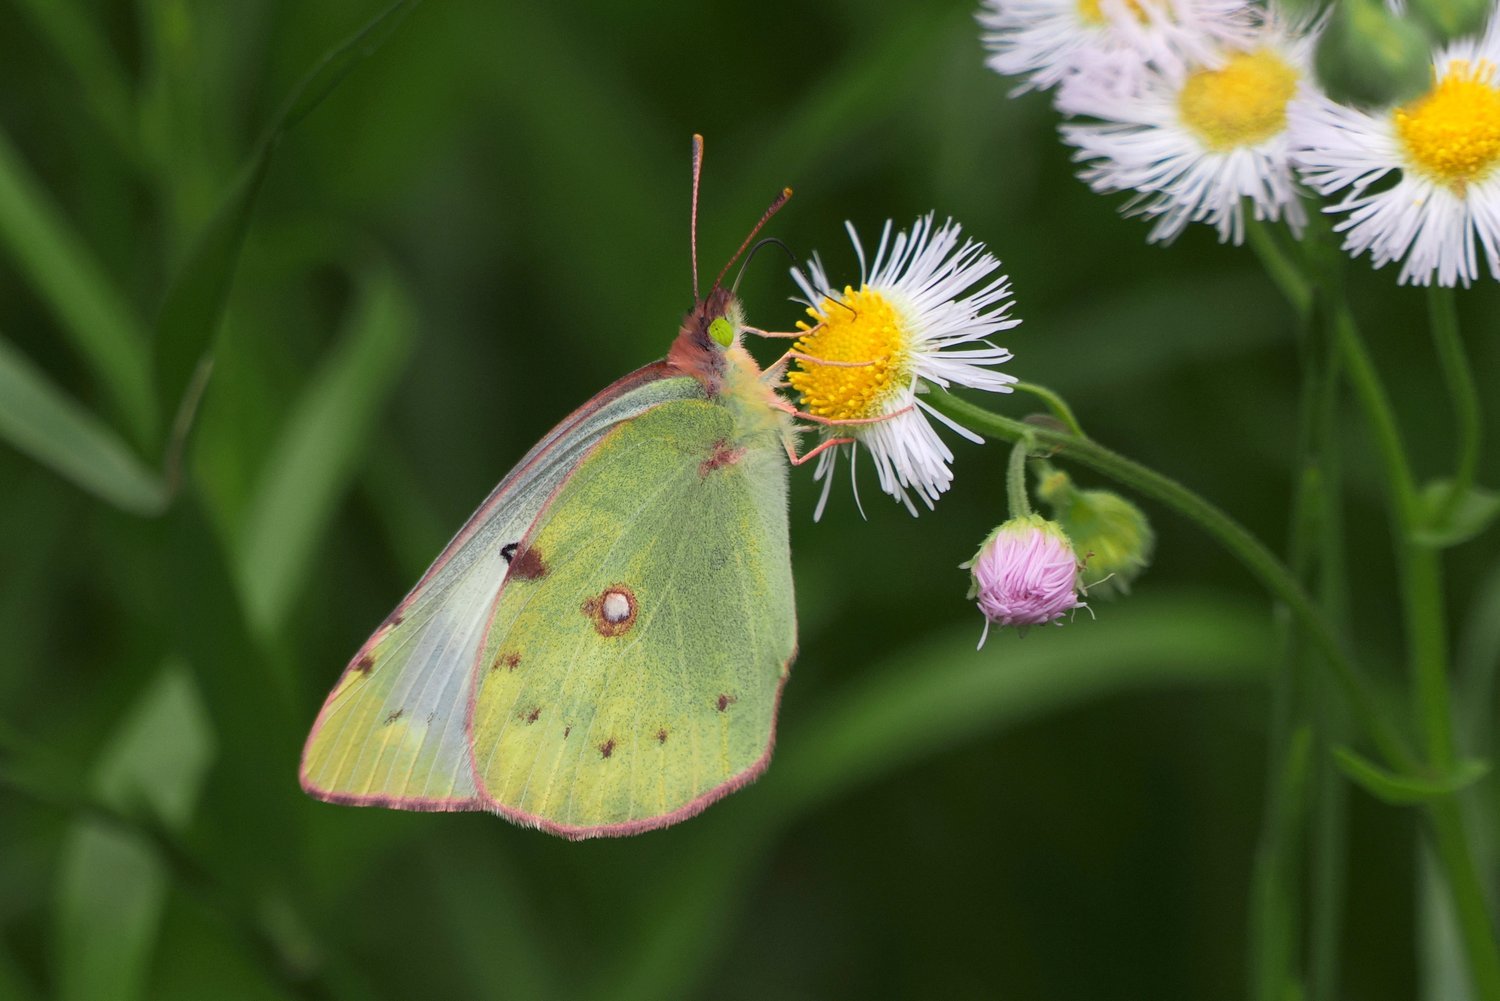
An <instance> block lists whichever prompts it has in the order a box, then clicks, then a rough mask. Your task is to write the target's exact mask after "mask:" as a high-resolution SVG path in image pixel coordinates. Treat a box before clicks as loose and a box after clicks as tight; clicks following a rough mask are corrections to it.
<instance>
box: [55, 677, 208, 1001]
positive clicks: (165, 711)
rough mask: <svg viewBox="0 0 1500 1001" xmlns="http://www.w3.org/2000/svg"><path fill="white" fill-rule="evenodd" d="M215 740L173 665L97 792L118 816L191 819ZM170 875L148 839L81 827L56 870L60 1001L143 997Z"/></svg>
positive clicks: (109, 757) (131, 717)
mask: <svg viewBox="0 0 1500 1001" xmlns="http://www.w3.org/2000/svg"><path fill="white" fill-rule="evenodd" d="M213 742H214V741H213V732H212V730H211V729H210V726H209V723H208V720H207V718H206V716H205V713H204V710H203V707H202V705H201V703H200V701H199V699H198V694H197V692H196V690H195V689H194V686H193V682H192V680H191V679H190V678H189V677H188V675H187V672H186V670H185V669H184V668H183V667H182V665H180V664H176V663H169V664H167V665H166V666H165V667H164V668H163V669H162V672H161V674H160V675H159V676H158V677H157V679H156V681H155V682H154V683H153V684H152V685H151V686H150V687H149V688H148V689H147V690H146V692H145V694H144V695H143V696H142V697H141V699H140V700H139V702H138V703H137V704H136V706H135V708H134V709H132V710H131V711H130V713H129V714H128V716H127V717H126V718H125V720H124V722H123V723H122V724H121V726H120V728H119V730H118V731H117V733H116V734H115V737H114V738H113V739H112V740H111V741H110V742H109V743H108V744H107V745H106V747H105V750H104V753H103V755H102V756H101V758H100V765H99V768H98V773H97V777H96V784H97V787H98V790H99V795H100V797H101V798H103V799H105V800H106V801H109V802H111V803H113V804H115V805H116V806H118V807H119V808H120V809H122V810H127V811H129V810H134V809H139V808H141V807H142V806H144V807H145V808H146V809H147V810H148V811H149V812H150V814H151V815H153V816H154V817H155V818H157V819H159V820H160V821H161V822H162V823H163V824H164V825H166V826H167V827H169V828H171V829H176V830H181V829H182V828H183V827H185V826H186V824H187V822H188V820H189V819H190V818H191V816H192V813H193V809H194V806H195V804H196V802H197V797H198V792H199V789H200V788H201V786H202V782H203V778H204V776H205V775H206V774H207V771H208V767H209V763H210V760H211V759H212V757H213ZM168 885H169V874H168V871H167V868H166V865H165V864H164V862H163V861H162V859H161V858H160V857H159V855H158V854H157V852H156V850H155V848H154V847H153V845H152V844H151V842H150V841H149V840H147V839H146V838H145V837H144V836H141V835H138V834H135V833H132V832H128V831H126V830H124V829H122V828H120V827H118V826H106V825H104V824H103V823H101V822H100V821H98V820H93V819H86V820H80V821H79V822H77V823H76V824H75V825H74V826H73V828H72V830H71V831H70V832H69V834H68V836H67V839H66V841H65V844H64V847H63V851H62V858H61V861H60V863H59V878H58V901H57V922H58V928H57V964H56V968H57V986H58V991H57V996H58V997H59V998H61V999H62V1001H92V999H95V998H99V999H110V1001H131V999H134V998H142V997H145V996H147V978H148V974H149V972H150V965H151V953H152V950H153V947H154V945H155V942H156V937H157V933H158V930H159V925H160V922H161V914H162V908H163V906H164V904H165V902H166V895H167V889H168Z"/></svg>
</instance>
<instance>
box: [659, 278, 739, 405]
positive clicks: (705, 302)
mask: <svg viewBox="0 0 1500 1001" xmlns="http://www.w3.org/2000/svg"><path fill="white" fill-rule="evenodd" d="M744 328H745V315H744V310H743V309H742V308H741V306H740V301H739V299H737V298H735V295H734V293H733V292H731V291H730V290H728V289H726V288H723V287H721V286H718V285H715V286H714V287H713V288H712V289H710V290H709V292H708V295H706V296H704V297H703V298H702V299H699V300H698V302H697V303H696V304H695V305H694V306H693V308H692V309H691V310H689V311H688V315H687V316H686V317H684V318H683V321H682V326H681V327H680V328H678V331H677V339H676V340H675V341H673V342H672V349H671V351H669V352H667V361H668V362H669V363H671V364H672V366H673V367H675V368H677V369H679V370H680V371H682V372H683V373H685V374H687V375H691V376H694V377H696V378H697V380H698V381H699V382H701V383H703V386H704V388H705V389H707V390H708V392H709V394H710V395H717V393H718V389H719V386H720V385H721V383H722V381H723V377H724V367H725V364H726V357H727V355H728V354H729V352H730V351H732V350H733V349H735V348H737V347H738V346H739V343H740V335H741V332H742V331H743V330H744Z"/></svg>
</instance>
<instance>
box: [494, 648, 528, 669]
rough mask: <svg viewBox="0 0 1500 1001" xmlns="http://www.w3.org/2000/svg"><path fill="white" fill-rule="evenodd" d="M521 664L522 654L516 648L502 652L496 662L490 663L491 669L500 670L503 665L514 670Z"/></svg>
mask: <svg viewBox="0 0 1500 1001" xmlns="http://www.w3.org/2000/svg"><path fill="white" fill-rule="evenodd" d="M520 666H521V655H520V654H518V653H516V652H515V651H514V650H509V651H507V652H505V653H502V654H501V655H500V656H498V657H496V658H495V662H494V663H493V664H491V665H490V670H491V671H498V670H500V668H502V667H503V668H505V669H506V670H507V671H514V670H515V669H516V668H518V667H520Z"/></svg>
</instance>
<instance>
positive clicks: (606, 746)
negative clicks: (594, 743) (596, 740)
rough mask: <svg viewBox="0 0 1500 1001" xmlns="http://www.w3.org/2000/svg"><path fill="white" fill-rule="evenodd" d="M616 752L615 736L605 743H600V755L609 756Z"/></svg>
mask: <svg viewBox="0 0 1500 1001" xmlns="http://www.w3.org/2000/svg"><path fill="white" fill-rule="evenodd" d="M614 753H615V738H613V737H611V738H609V739H608V740H606V741H605V742H604V743H602V744H600V745H599V755H600V757H604V758H607V757H609V756H610V755H611V754H614Z"/></svg>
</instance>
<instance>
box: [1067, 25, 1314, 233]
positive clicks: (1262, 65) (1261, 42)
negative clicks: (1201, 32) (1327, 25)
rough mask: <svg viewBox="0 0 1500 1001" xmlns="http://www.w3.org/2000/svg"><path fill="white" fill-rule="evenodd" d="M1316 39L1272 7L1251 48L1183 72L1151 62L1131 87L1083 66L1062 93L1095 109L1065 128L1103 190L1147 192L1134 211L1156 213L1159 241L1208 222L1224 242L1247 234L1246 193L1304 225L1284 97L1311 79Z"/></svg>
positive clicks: (1080, 111)
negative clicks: (1130, 90)
mask: <svg viewBox="0 0 1500 1001" xmlns="http://www.w3.org/2000/svg"><path fill="white" fill-rule="evenodd" d="M1316 39H1317V32H1316V30H1312V29H1310V28H1309V27H1308V26H1307V25H1306V24H1305V23H1303V24H1291V23H1288V22H1287V20H1286V19H1285V18H1284V17H1282V16H1280V15H1279V14H1278V13H1277V12H1276V11H1275V10H1274V9H1272V10H1271V11H1269V12H1267V14H1266V16H1265V18H1264V19H1263V20H1262V21H1261V23H1260V24H1259V26H1258V27H1257V29H1256V32H1255V34H1254V36H1253V37H1251V38H1250V39H1248V40H1247V45H1246V47H1245V48H1244V49H1241V50H1238V51H1233V50H1225V51H1222V52H1220V53H1219V54H1218V55H1217V56H1216V58H1215V59H1213V60H1212V61H1210V62H1209V63H1208V64H1206V65H1203V66H1197V67H1193V68H1189V69H1186V70H1184V71H1182V72H1162V71H1159V70H1153V71H1149V72H1148V73H1146V74H1145V75H1144V76H1143V77H1142V78H1141V80H1140V84H1139V87H1138V89H1137V91H1136V92H1135V93H1134V94H1132V95H1129V96H1122V95H1121V94H1120V93H1119V92H1118V89H1117V88H1116V87H1115V86H1114V85H1113V84H1112V82H1111V81H1110V80H1109V79H1108V78H1107V77H1101V76H1099V75H1097V74H1093V73H1090V72H1088V71H1087V70H1084V71H1083V72H1081V73H1079V74H1078V75H1077V76H1076V77H1075V78H1074V79H1073V80H1072V81H1071V82H1070V84H1069V86H1068V87H1067V88H1065V89H1064V91H1063V92H1062V93H1061V94H1059V96H1058V102H1057V104H1058V108H1059V109H1060V110H1062V111H1063V112H1065V113H1067V114H1071V115H1081V116H1086V117H1088V118H1090V119H1092V121H1090V122H1088V123H1086V124H1072V125H1064V126H1062V137H1063V141H1064V142H1067V143H1068V144H1070V145H1072V146H1076V147H1077V148H1078V152H1077V153H1075V154H1074V156H1073V158H1074V159H1075V160H1077V161H1079V162H1081V163H1085V164H1086V165H1087V166H1085V167H1084V169H1083V170H1082V171H1081V172H1080V174H1079V176H1080V177H1081V178H1082V179H1083V180H1084V181H1085V182H1086V183H1087V184H1088V185H1089V187H1091V188H1093V189H1094V190H1095V191H1098V192H1101V193H1111V192H1116V191H1135V192H1138V194H1137V195H1136V197H1135V198H1133V199H1132V200H1131V201H1130V202H1129V203H1128V204H1127V206H1126V209H1125V211H1126V213H1127V214H1134V215H1142V216H1146V217H1147V218H1151V219H1155V220H1156V225H1155V226H1153V227H1152V229H1151V232H1150V234H1149V235H1148V237H1147V239H1148V240H1150V241H1152V242H1153V243H1154V242H1157V241H1170V240H1173V239H1176V237H1177V236H1178V235H1179V234H1180V233H1181V232H1182V230H1183V228H1184V227H1186V226H1187V224H1188V223H1189V222H1206V223H1208V224H1209V225H1211V226H1213V227H1214V229H1216V230H1217V231H1218V233H1219V241H1220V242H1221V243H1222V242H1225V241H1233V242H1234V243H1236V244H1238V243H1240V242H1242V241H1243V240H1244V236H1245V209H1244V202H1245V200H1246V199H1248V200H1249V202H1250V204H1251V206H1252V207H1253V210H1254V212H1255V218H1256V219H1269V220H1272V221H1275V220H1278V219H1283V218H1284V219H1285V220H1286V222H1287V224H1288V225H1289V226H1291V228H1292V230H1293V231H1294V232H1298V233H1300V232H1301V229H1302V227H1303V226H1304V225H1305V224H1306V222H1307V215H1306V213H1305V211H1304V210H1303V207H1302V203H1301V201H1300V199H1299V196H1298V193H1297V184H1296V177H1295V175H1294V173H1293V170H1292V164H1291V158H1290V149H1291V147H1290V139H1289V134H1288V131H1287V107H1288V104H1289V103H1290V102H1291V100H1292V98H1293V97H1294V96H1295V95H1296V93H1297V88H1298V86H1299V84H1304V85H1305V83H1306V81H1308V80H1310V79H1311V77H1312V55H1313V47H1314V45H1315V43H1316Z"/></svg>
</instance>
